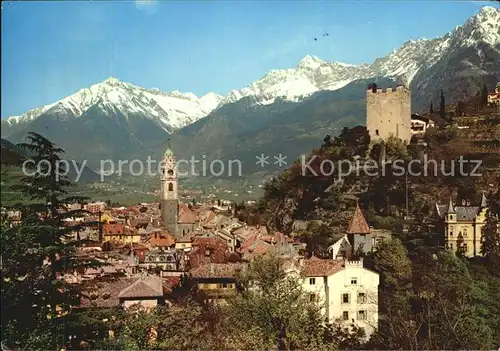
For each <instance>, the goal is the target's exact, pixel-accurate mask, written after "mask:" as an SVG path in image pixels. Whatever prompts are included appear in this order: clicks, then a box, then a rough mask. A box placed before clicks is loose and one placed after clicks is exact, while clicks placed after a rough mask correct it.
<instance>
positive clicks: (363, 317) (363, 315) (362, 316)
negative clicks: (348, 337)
mask: <svg viewBox="0 0 500 351" xmlns="http://www.w3.org/2000/svg"><path fill="white" fill-rule="evenodd" d="M358 320H361V321H364V320H366V311H358Z"/></svg>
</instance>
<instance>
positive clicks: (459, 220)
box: [436, 193, 488, 257]
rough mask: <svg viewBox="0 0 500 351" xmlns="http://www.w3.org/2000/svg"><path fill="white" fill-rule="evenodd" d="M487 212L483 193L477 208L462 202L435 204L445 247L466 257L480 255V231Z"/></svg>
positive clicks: (484, 222)
mask: <svg viewBox="0 0 500 351" xmlns="http://www.w3.org/2000/svg"><path fill="white" fill-rule="evenodd" d="M487 210H488V206H487V200H486V196H485V195H484V193H483V196H482V199H481V203H480V204H479V206H475V205H471V204H470V203H467V202H463V203H462V204H461V205H459V204H454V203H453V202H452V200H451V198H450V202H449V204H447V205H446V204H436V213H437V217H438V219H439V220H440V222H441V224H442V225H443V228H442V229H443V231H444V233H443V234H444V244H445V247H446V248H447V249H449V250H451V251H453V252H456V251H458V250H462V251H463V253H464V255H465V256H467V257H474V256H479V255H481V242H482V234H483V233H482V229H483V227H484V226H485V224H486V212H487Z"/></svg>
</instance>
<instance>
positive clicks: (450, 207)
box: [446, 197, 455, 213]
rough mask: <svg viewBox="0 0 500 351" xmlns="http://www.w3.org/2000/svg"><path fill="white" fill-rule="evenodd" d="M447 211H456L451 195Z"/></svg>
mask: <svg viewBox="0 0 500 351" xmlns="http://www.w3.org/2000/svg"><path fill="white" fill-rule="evenodd" d="M446 213H455V209H454V208H453V202H452V201H451V197H450V203H449V204H448V209H447V210H446Z"/></svg>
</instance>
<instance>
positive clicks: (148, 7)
mask: <svg viewBox="0 0 500 351" xmlns="http://www.w3.org/2000/svg"><path fill="white" fill-rule="evenodd" d="M135 7H136V8H137V9H138V10H141V11H144V12H146V14H148V15H154V14H155V13H156V11H158V1H157V0H135Z"/></svg>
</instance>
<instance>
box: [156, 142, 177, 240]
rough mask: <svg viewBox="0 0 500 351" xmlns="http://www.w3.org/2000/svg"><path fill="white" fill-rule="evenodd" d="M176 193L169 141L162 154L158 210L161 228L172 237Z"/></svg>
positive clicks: (175, 219)
mask: <svg viewBox="0 0 500 351" xmlns="http://www.w3.org/2000/svg"><path fill="white" fill-rule="evenodd" d="M177 191H178V179H177V163H176V160H175V156H174V153H173V151H172V149H170V141H169V147H168V148H167V150H165V153H164V154H163V164H162V168H161V191H160V208H161V219H162V225H163V228H165V229H166V230H168V231H169V232H170V234H172V235H174V236H175V235H176V234H177V222H178V214H179V202H178V197H177V196H178V195H177Z"/></svg>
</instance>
